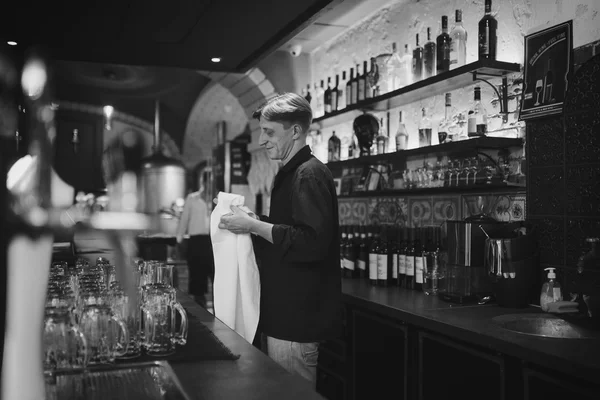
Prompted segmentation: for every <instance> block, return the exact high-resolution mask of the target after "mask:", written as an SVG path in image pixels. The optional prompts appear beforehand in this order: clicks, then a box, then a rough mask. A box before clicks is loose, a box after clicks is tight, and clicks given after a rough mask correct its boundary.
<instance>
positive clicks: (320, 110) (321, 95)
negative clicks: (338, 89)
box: [317, 79, 325, 117]
mask: <svg viewBox="0 0 600 400" xmlns="http://www.w3.org/2000/svg"><path fill="white" fill-rule="evenodd" d="M324 85H325V83H324V81H323V79H321V86H319V87H318V88H317V115H318V116H319V117H322V116H323V115H325V89H324V88H323V86H324Z"/></svg>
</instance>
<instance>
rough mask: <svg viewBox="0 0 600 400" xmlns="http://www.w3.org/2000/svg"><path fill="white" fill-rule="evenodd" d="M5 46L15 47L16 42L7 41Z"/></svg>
mask: <svg viewBox="0 0 600 400" xmlns="http://www.w3.org/2000/svg"><path fill="white" fill-rule="evenodd" d="M6 44H7V45H9V46H16V45H17V42H15V41H13V40H9V41H8V42H6Z"/></svg>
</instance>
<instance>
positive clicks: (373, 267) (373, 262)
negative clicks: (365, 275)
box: [368, 234, 379, 285]
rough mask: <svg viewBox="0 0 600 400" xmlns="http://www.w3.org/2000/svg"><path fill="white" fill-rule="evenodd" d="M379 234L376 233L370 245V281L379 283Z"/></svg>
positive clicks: (374, 283)
mask: <svg viewBox="0 0 600 400" xmlns="http://www.w3.org/2000/svg"><path fill="white" fill-rule="evenodd" d="M378 236H379V235H378V234H375V235H374V236H373V240H372V241H371V245H370V246H369V265H368V268H369V283H370V284H371V285H377V261H378V260H377V258H378V256H379V237H378Z"/></svg>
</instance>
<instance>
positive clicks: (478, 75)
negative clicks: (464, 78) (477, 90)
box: [473, 71, 508, 122]
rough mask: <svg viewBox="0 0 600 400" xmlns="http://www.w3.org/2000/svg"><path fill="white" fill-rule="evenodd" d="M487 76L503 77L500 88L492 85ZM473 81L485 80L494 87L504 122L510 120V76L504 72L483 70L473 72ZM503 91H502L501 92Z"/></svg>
mask: <svg viewBox="0 0 600 400" xmlns="http://www.w3.org/2000/svg"><path fill="white" fill-rule="evenodd" d="M486 78H502V85H500V90H498V88H497V87H496V86H494V85H492V84H491V83H490V82H489V81H488V80H487V79H486ZM473 81H481V82H485V83H487V84H488V85H490V86H491V87H492V89H494V92H496V96H498V101H499V102H500V114H501V115H502V122H508V78H507V77H506V75H504V74H489V73H483V72H477V71H475V72H473ZM500 92H502V93H500Z"/></svg>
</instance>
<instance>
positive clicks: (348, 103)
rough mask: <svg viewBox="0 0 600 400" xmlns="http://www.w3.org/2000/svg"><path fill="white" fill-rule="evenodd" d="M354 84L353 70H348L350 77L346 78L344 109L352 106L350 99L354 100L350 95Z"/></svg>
mask: <svg viewBox="0 0 600 400" xmlns="http://www.w3.org/2000/svg"><path fill="white" fill-rule="evenodd" d="M353 84H354V68H350V76H349V77H348V82H346V93H345V96H346V107H348V106H351V105H352V104H354V103H353V102H352V99H353V98H354V95H353V93H352V88H353V87H354V86H353Z"/></svg>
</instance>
